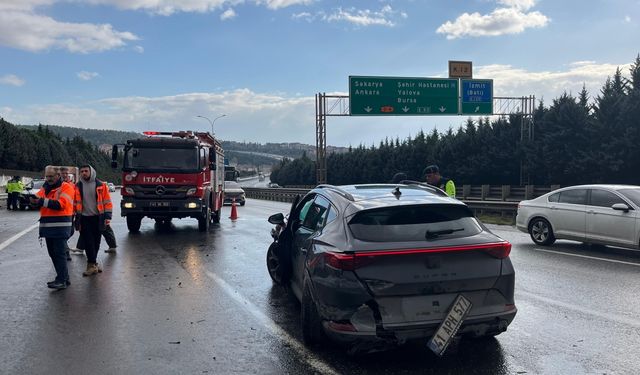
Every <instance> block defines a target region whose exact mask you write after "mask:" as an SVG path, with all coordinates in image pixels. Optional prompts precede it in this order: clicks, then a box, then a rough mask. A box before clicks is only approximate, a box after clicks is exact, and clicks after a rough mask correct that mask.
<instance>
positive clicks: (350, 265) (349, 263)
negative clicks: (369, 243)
mask: <svg viewBox="0 0 640 375" xmlns="http://www.w3.org/2000/svg"><path fill="white" fill-rule="evenodd" d="M323 256H324V262H325V263H326V264H327V265H328V266H330V267H332V268H335V269H337V270H343V271H353V270H354V269H355V260H356V256H355V255H353V254H341V253H334V252H326V253H323Z"/></svg>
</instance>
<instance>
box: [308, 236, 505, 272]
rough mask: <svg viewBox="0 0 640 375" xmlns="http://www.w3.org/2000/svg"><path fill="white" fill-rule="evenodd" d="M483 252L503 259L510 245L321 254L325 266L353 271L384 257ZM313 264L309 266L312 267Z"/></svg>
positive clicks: (497, 244) (492, 244)
mask: <svg viewBox="0 0 640 375" xmlns="http://www.w3.org/2000/svg"><path fill="white" fill-rule="evenodd" d="M475 250H478V251H483V252H485V253H487V254H489V255H491V256H492V257H494V258H498V259H504V258H507V257H508V256H509V254H510V253H511V244H510V243H509V242H498V243H489V244H481V245H469V246H451V247H434V248H428V249H402V250H381V251H363V252H356V253H352V254H345V253H334V252H331V251H328V252H326V253H323V256H324V261H325V263H326V264H327V265H329V266H331V267H333V268H335V269H338V270H343V271H354V270H356V269H358V268H360V267H363V266H365V265H367V264H370V263H372V262H374V261H375V260H376V259H378V258H380V257H384V256H389V255H392V256H401V255H414V254H424V253H451V252H458V251H475ZM313 265H314V264H311V266H313Z"/></svg>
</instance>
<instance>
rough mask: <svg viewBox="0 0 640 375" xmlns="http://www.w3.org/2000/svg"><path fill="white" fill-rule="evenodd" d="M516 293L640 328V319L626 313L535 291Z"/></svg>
mask: <svg viewBox="0 0 640 375" xmlns="http://www.w3.org/2000/svg"><path fill="white" fill-rule="evenodd" d="M516 295H521V296H523V297H528V298H531V299H535V300H538V301H540V302H544V303H547V304H549V305H553V306H556V307H562V308H565V309H569V310H572V311H577V312H579V313H583V314H588V315H593V316H597V317H599V318H603V319H605V320H609V321H613V322H615V323H622V324H626V325H630V326H632V327H635V328H640V321H638V320H636V319H633V318H630V317H628V316H625V315H619V314H609V313H606V312H601V311H596V310H592V309H589V308H586V307H582V306H578V305H574V304H571V303H567V302H562V301H557V300H555V299H553V298H547V297H543V296H540V295H537V294H535V293H530V292H525V291H517V292H516Z"/></svg>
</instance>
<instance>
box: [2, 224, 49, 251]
mask: <svg viewBox="0 0 640 375" xmlns="http://www.w3.org/2000/svg"><path fill="white" fill-rule="evenodd" d="M38 225H40V223H35V224H33V225H32V226H30V227H29V228H27V229H25V230H23V231H22V232H20V233H18V234H16V235H14V236H13V237H11V238H9V239H8V240H6V241H4V242H3V243H1V244H0V251H2V250H4V249H5V248H6V247H7V246H9V245H11V244H12V243H14V242H16V241H17V240H18V239H19V238H20V237H22V236H24V235H25V234H27V233H29V232H30V231H32V230H34V229H35V228H37V227H38Z"/></svg>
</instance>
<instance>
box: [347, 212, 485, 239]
mask: <svg viewBox="0 0 640 375" xmlns="http://www.w3.org/2000/svg"><path fill="white" fill-rule="evenodd" d="M349 228H350V229H351V233H353V236H354V237H355V238H357V239H359V240H362V241H370V242H408V241H425V240H427V241H430V240H435V239H444V238H457V237H466V236H472V235H475V234H478V233H480V232H482V228H481V227H480V225H479V223H478V222H477V221H476V219H475V217H474V216H473V213H472V212H471V210H469V208H468V207H466V206H462V205H451V204H430V205H418V206H394V207H385V208H376V209H371V210H366V211H362V212H360V213H358V214H356V215H355V216H354V217H353V219H351V220H350V221H349Z"/></svg>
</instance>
